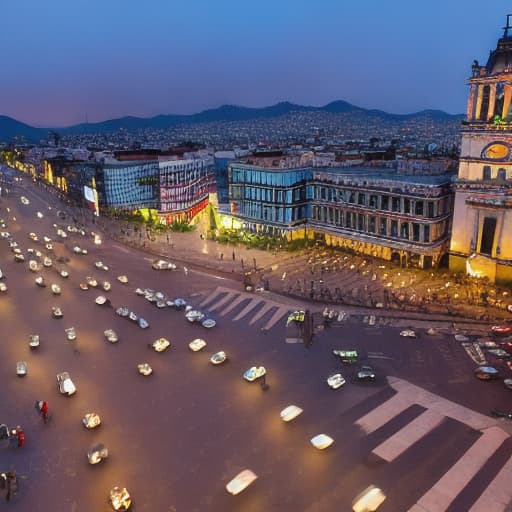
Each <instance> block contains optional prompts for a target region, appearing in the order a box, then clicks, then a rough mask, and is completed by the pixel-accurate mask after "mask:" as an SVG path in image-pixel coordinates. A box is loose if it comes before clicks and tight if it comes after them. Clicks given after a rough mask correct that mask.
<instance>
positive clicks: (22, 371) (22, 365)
mask: <svg viewBox="0 0 512 512" xmlns="http://www.w3.org/2000/svg"><path fill="white" fill-rule="evenodd" d="M16 375H17V376H18V377H25V375H27V363H26V361H18V362H17V363H16Z"/></svg>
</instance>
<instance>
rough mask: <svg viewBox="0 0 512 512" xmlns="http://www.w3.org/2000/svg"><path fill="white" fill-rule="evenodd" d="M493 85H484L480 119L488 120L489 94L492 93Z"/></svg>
mask: <svg viewBox="0 0 512 512" xmlns="http://www.w3.org/2000/svg"><path fill="white" fill-rule="evenodd" d="M490 91H491V87H490V86H489V85H484V86H483V87H482V103H481V107H480V116H479V119H480V121H487V112H488V110H489V95H490Z"/></svg>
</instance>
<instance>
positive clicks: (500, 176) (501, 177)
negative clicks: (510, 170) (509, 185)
mask: <svg viewBox="0 0 512 512" xmlns="http://www.w3.org/2000/svg"><path fill="white" fill-rule="evenodd" d="M498 179H499V180H500V181H505V180H506V179H507V171H506V170H505V169H503V168H502V169H498Z"/></svg>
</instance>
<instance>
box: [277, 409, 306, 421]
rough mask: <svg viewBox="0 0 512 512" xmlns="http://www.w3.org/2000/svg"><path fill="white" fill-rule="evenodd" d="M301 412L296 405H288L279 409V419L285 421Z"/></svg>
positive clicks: (292, 418) (290, 419)
mask: <svg viewBox="0 0 512 512" xmlns="http://www.w3.org/2000/svg"><path fill="white" fill-rule="evenodd" d="M303 412H304V411H303V410H302V409H301V408H300V407H298V406H297V405H289V406H288V407H285V408H284V409H283V410H282V411H281V419H282V420H283V421H285V422H288V421H292V420H294V419H295V418H296V417H297V416H299V415H301V414H302V413H303Z"/></svg>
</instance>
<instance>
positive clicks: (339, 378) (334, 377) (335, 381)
mask: <svg viewBox="0 0 512 512" xmlns="http://www.w3.org/2000/svg"><path fill="white" fill-rule="evenodd" d="M327 384H329V387H330V388H332V389H338V388H341V386H343V384H345V379H344V378H343V375H341V373H333V374H331V375H329V377H327Z"/></svg>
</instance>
